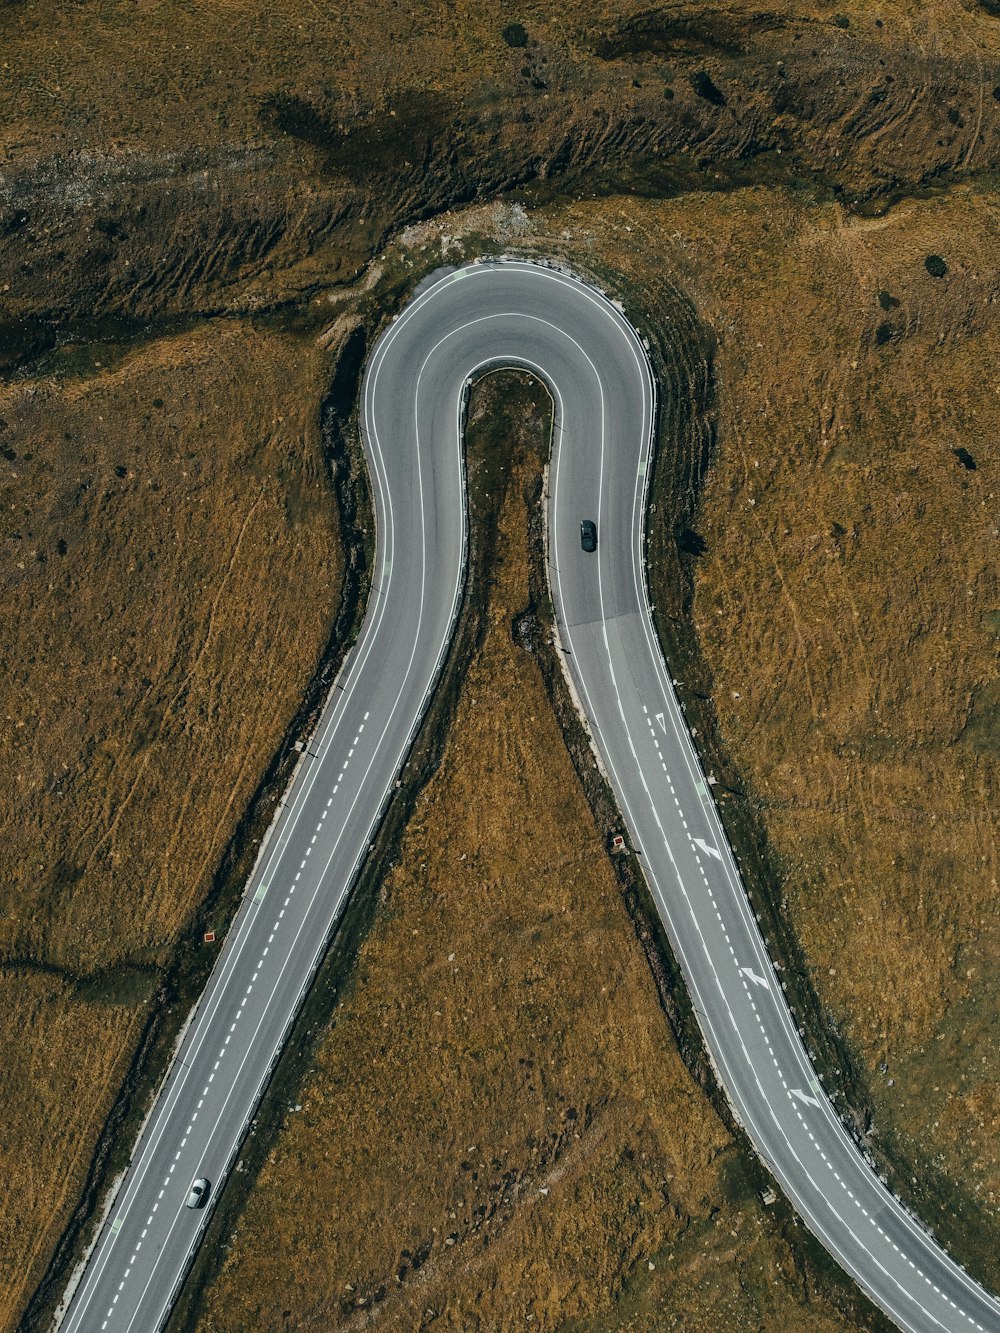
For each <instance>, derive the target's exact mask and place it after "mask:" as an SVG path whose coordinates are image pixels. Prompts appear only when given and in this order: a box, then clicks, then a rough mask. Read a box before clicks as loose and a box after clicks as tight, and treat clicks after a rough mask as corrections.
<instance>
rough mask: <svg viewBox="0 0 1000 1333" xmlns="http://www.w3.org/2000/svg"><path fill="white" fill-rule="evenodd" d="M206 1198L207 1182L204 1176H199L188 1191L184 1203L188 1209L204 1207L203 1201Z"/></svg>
mask: <svg viewBox="0 0 1000 1333" xmlns="http://www.w3.org/2000/svg"><path fill="white" fill-rule="evenodd" d="M207 1198H208V1181H207V1180H206V1179H205V1177H204V1176H199V1177H198V1179H197V1180H196V1181H194V1183H193V1184H192V1186H191V1189H190V1190H189V1191H188V1196H187V1199H186V1200H185V1203H186V1204H187V1206H188V1207H189V1208H202V1207H204V1204H205V1200H206V1199H207Z"/></svg>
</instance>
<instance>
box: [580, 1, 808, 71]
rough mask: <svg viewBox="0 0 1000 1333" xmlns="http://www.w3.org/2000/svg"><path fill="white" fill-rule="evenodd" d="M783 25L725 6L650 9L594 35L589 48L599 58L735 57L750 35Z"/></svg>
mask: <svg viewBox="0 0 1000 1333" xmlns="http://www.w3.org/2000/svg"><path fill="white" fill-rule="evenodd" d="M785 26H786V24H785V20H784V19H783V18H781V17H780V16H779V15H777V14H755V15H753V17H752V18H747V17H745V16H740V15H736V14H733V13H730V12H728V11H726V10H724V9H705V10H702V11H701V12H699V13H696V14H685V13H682V12H679V11H677V10H668V9H651V10H649V11H647V12H646V13H645V14H637V15H636V16H635V18H630V19H625V20H623V21H622V22H621V23H619V24H618V26H617V28H616V29H615V30H614V31H613V32H609V33H606V34H604V35H602V36H600V37H598V38H596V39H595V40H594V41H593V44H592V48H591V49H592V50H593V52H594V54H595V55H596V56H598V57H599V58H600V59H601V60H624V59H628V58H630V57H632V58H634V57H636V56H684V55H690V56H697V55H701V56H704V55H713V54H721V55H728V56H737V55H740V54H742V53H743V51H745V50H746V47H747V43H748V40H749V39H750V38H751V37H753V36H755V35H757V34H758V33H761V32H773V31H777V30H779V29H782V28H784V27H785Z"/></svg>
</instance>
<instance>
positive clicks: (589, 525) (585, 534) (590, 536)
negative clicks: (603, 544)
mask: <svg viewBox="0 0 1000 1333" xmlns="http://www.w3.org/2000/svg"><path fill="white" fill-rule="evenodd" d="M580 545H581V546H582V547H583V549H584V550H585V551H596V550H597V524H596V523H595V522H594V520H593V519H592V518H585V519H583V521H582V522H581V523H580Z"/></svg>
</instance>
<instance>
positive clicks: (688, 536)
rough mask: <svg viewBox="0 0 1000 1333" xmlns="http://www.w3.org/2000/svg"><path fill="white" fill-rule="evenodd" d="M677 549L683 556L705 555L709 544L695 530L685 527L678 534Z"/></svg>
mask: <svg viewBox="0 0 1000 1333" xmlns="http://www.w3.org/2000/svg"><path fill="white" fill-rule="evenodd" d="M677 549H678V551H680V553H681V555H693V556H699V555H704V554H705V552H706V551H707V550H708V542H707V541H706V540H705V538H704V537H703V536H702V535H701V533H700V532H695V530H694V528H687V527H685V528H681V530H680V532H679V533H678V534H677Z"/></svg>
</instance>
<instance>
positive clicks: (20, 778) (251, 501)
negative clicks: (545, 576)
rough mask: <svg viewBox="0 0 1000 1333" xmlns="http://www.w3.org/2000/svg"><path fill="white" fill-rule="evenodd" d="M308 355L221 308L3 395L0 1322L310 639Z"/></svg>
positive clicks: (44, 1248) (313, 382) (77, 1177)
mask: <svg viewBox="0 0 1000 1333" xmlns="http://www.w3.org/2000/svg"><path fill="white" fill-rule="evenodd" d="M96 355H97V356H98V358H100V357H101V356H102V355H106V354H105V353H102V352H100V351H98V352H97V353H96ZM321 365H322V360H321V358H320V357H319V356H318V354H317V353H316V352H314V351H313V350H312V349H310V348H309V347H308V346H303V345H302V344H301V342H299V341H297V340H292V339H290V338H286V337H280V336H278V335H273V334H272V335H256V336H255V335H253V333H252V331H251V330H249V329H246V328H239V327H236V326H227V325H225V324H221V325H219V326H217V327H215V328H213V329H211V330H210V329H202V330H199V331H196V332H192V333H190V334H185V335H178V336H176V337H174V338H170V339H168V340H165V341H157V342H152V343H149V344H148V345H146V346H142V347H138V348H136V349H135V350H134V351H132V352H130V353H128V354H127V355H125V356H124V357H122V358H121V359H120V360H119V361H118V362H117V364H115V365H114V366H113V367H112V368H109V369H107V370H105V369H104V368H103V367H100V366H95V367H93V368H92V370H91V371H88V372H84V371H83V370H81V368H80V367H79V366H75V367H74V368H73V369H72V371H70V370H67V371H66V373H65V374H63V375H61V376H60V377H59V378H55V379H52V378H49V379H45V380H43V381H34V382H33V381H26V382H22V383H14V384H10V385H8V386H6V387H3V388H0V419H2V420H3V423H4V424H3V427H2V429H0V446H2V450H3V456H2V461H0V495H2V503H3V511H4V513H5V515H6V518H5V520H4V531H3V534H2V539H3V550H4V560H3V565H2V568H0V582H2V594H0V596H2V601H3V604H4V605H5V606H6V607H8V608H16V615H14V616H7V617H5V619H4V631H3V648H2V661H3V676H4V680H5V682H6V686H5V692H4V710H3V714H4V726H3V728H2V730H0V791H2V796H0V839H2V842H3V847H4V854H3V874H2V877H0V1012H2V1014H3V1019H2V1022H0V1071H2V1072H0V1102H2V1105H3V1107H4V1114H3V1118H2V1129H0V1162H2V1163H3V1169H2V1171H0V1179H2V1182H3V1183H2V1184H0V1327H4V1328H11V1327H13V1326H14V1324H15V1322H16V1319H17V1314H18V1311H19V1310H20V1308H21V1307H22V1305H23V1303H24V1302H25V1300H26V1298H27V1297H28V1296H29V1295H30V1294H31V1292H32V1291H33V1289H34V1287H35V1285H36V1284H37V1282H38V1281H39V1280H40V1278H41V1277H42V1274H43V1273H44V1271H45V1267H46V1265H47V1263H48V1262H49V1259H50V1256H51V1253H52V1249H53V1247H54V1245H55V1243H56V1240H57V1239H58V1237H59V1235H60V1233H61V1231H62V1230H63V1228H64V1227H65V1225H66V1223H67V1221H68V1219H69V1215H70V1213H71V1211H72V1209H73V1207H74V1206H75V1204H76V1202H77V1199H78V1197H79V1194H80V1192H81V1190H82V1188H83V1184H84V1181H85V1178H86V1173H87V1171H88V1168H89V1166H90V1162H91V1157H92V1154H93V1152H94V1147H95V1142H96V1137H97V1134H98V1132H99V1131H100V1129H101V1126H102V1124H103V1122H104V1119H105V1117H106V1116H107V1114H108V1111H109V1109H110V1107H111V1104H112V1103H113V1101H114V1099H115V1097H116V1095H117V1093H118V1091H119V1088H120V1087H121V1085H122V1082H123V1080H124V1079H125V1077H126V1075H127V1074H128V1072H129V1067H130V1063H131V1061H132V1058H133V1056H134V1054H135V1051H136V1047H137V1044H138V1043H139V1041H140V1039H141V1037H142V1035H143V1033H144V1032H145V1031H146V1029H147V1027H148V1025H149V1023H150V1020H151V1018H152V1017H153V1015H154V1011H155V1010H157V1009H159V1007H160V1006H161V1005H162V1004H163V1003H164V1002H165V999H164V995H163V993H162V991H161V990H160V982H161V978H162V975H163V971H164V969H165V968H166V966H167V964H168V963H169V961H170V959H171V957H172V954H173V951H174V949H175V948H176V946H177V943H178V940H179V936H180V935H181V933H182V932H184V931H185V930H190V929H191V927H192V913H193V912H194V910H195V909H196V908H197V906H198V905H199V904H200V903H201V902H202V901H203V900H204V899H205V898H206V895H207V894H208V892H209V889H210V887H211V885H212V883H213V877H214V876H215V874H216V872H217V871H218V869H219V866H220V864H221V863H222V860H223V855H224V852H225V851H226V848H227V845H228V844H229V842H230V840H231V838H232V837H233V834H234V832H235V830H236V827H237V825H238V823H239V821H240V820H241V819H243V817H244V815H245V813H246V810H247V807H248V804H249V802H250V798H251V796H252V794H253V792H254V789H255V787H256V785H257V783H258V782H259V781H260V778H261V775H262V773H263V771H264V769H265V768H266V767H267V765H268V763H269V762H270V760H271V758H272V755H273V754H274V753H275V751H276V750H277V748H278V745H279V743H280V741H281V739H282V735H283V732H284V731H285V729H286V727H287V726H288V724H289V722H290V720H291V718H292V717H293V715H294V714H295V712H296V710H297V709H298V707H299V704H300V701H301V699H302V696H303V693H304V691H305V688H306V685H307V682H308V679H309V676H310V674H311V672H312V671H313V669H314V666H315V664H316V662H317V659H318V656H319V654H320V653H321V651H322V650H323V648H324V645H325V640H326V636H327V635H328V633H329V627H330V622H331V616H332V613H333V610H334V607H335V604H336V599H337V595H338V590H339V582H340V579H339V568H340V557H339V544H338V532H337V524H336V510H335V508H334V506H333V504H332V501H331V496H330V491H329V482H328V477H327V473H326V469H325V466H324V463H323V459H322V453H321V449H320V442H319V438H318V429H317V408H316V397H317V393H318V387H319V386H318V383H317V376H318V373H319V371H320V368H321ZM303 586H307V587H309V588H310V590H311V594H312V595H311V596H310V597H306V598H303V597H300V596H299V595H297V592H296V594H295V595H293V591H294V590H299V589H301V588H302V587H303Z"/></svg>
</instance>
